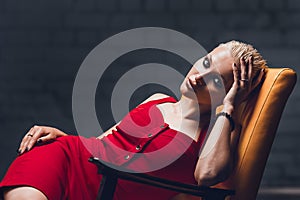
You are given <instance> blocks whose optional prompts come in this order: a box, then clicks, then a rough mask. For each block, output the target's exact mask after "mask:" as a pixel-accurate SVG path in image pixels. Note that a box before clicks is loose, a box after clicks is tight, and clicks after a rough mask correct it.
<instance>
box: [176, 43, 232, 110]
mask: <svg viewBox="0 0 300 200" xmlns="http://www.w3.org/2000/svg"><path fill="white" fill-rule="evenodd" d="M233 62H234V60H233V58H232V56H231V54H230V51H229V49H228V48H226V47H225V46H219V47H217V48H215V49H214V50H213V51H211V52H210V53H208V54H207V55H206V56H205V57H203V58H201V59H199V60H198V61H197V62H196V63H195V64H194V65H193V67H192V68H191V70H190V71H189V73H188V74H187V75H186V78H185V79H184V81H183V83H182V84H181V86H180V91H181V93H182V95H183V96H185V97H187V98H190V99H193V100H196V101H198V103H199V104H201V105H212V104H213V105H220V104H222V102H223V99H224V97H225V94H226V93H227V92H228V91H229V89H230V87H231V85H232V83H233V74H232V64H233Z"/></svg>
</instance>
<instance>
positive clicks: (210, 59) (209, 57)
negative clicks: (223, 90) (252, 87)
mask: <svg viewBox="0 0 300 200" xmlns="http://www.w3.org/2000/svg"><path fill="white" fill-rule="evenodd" d="M206 57H208V59H209V62H210V66H211V65H212V55H209V56H206ZM219 75H220V76H221V78H222V79H223V82H224V85H226V83H227V81H226V79H225V78H224V76H223V75H222V74H219Z"/></svg>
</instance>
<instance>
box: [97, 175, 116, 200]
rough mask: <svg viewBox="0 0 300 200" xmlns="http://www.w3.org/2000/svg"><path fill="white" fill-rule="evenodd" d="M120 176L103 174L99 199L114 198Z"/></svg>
mask: <svg viewBox="0 0 300 200" xmlns="http://www.w3.org/2000/svg"><path fill="white" fill-rule="evenodd" d="M117 181H118V178H117V177H116V176H107V175H103V176H102V180H101V183H100V189H99V191H98V196H97V200H112V199H113V197H114V192H115V189H116V185H117Z"/></svg>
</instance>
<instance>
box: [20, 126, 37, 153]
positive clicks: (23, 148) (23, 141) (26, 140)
mask: <svg viewBox="0 0 300 200" xmlns="http://www.w3.org/2000/svg"><path fill="white" fill-rule="evenodd" d="M33 133H34V127H32V128H31V129H30V130H29V131H28V132H27V133H26V134H25V135H24V137H23V139H22V142H21V144H20V148H19V153H20V154H22V153H24V151H25V150H26V144H27V142H28V140H30V135H33Z"/></svg>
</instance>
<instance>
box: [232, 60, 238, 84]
mask: <svg viewBox="0 0 300 200" xmlns="http://www.w3.org/2000/svg"><path fill="white" fill-rule="evenodd" d="M232 72H233V81H234V82H235V83H237V84H238V83H239V70H238V68H237V66H236V64H235V63H233V64H232Z"/></svg>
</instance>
